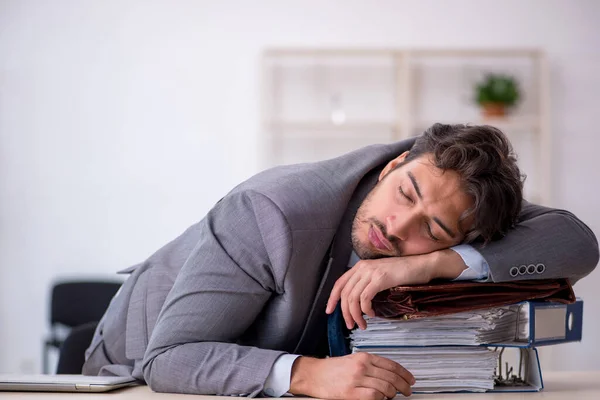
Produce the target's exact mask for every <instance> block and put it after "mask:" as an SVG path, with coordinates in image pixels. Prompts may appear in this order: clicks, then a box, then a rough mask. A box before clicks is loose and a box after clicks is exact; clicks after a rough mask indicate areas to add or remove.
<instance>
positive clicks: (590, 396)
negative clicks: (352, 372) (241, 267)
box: [0, 371, 600, 400]
mask: <svg viewBox="0 0 600 400" xmlns="http://www.w3.org/2000/svg"><path fill="white" fill-rule="evenodd" d="M543 378H544V390H542V391H541V392H539V393H455V394H419V395H413V396H411V397H410V398H411V399H423V400H438V399H453V400H457V399H466V400H497V399H502V400H510V399H513V400H516V399H527V400H531V399H532V398H535V399H546V400H548V399H552V400H559V399H560V400H564V399H568V398H571V399H577V400H598V399H600V371H593V372H547V373H545V374H543ZM0 398H2V399H19V400H41V399H67V400H145V399H151V400H167V399H174V400H175V399H181V400H185V399H195V400H202V399H212V400H214V399H227V400H231V399H232V397H222V396H197V395H184V394H167V393H154V392H152V391H151V390H150V389H149V388H148V387H147V386H137V387H132V388H125V389H119V390H115V391H112V392H108V393H35V392H0ZM287 398H288V399H298V398H299V397H287ZM401 398H403V397H402V396H397V397H396V399H401Z"/></svg>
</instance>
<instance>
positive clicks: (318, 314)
mask: <svg viewBox="0 0 600 400" xmlns="http://www.w3.org/2000/svg"><path fill="white" fill-rule="evenodd" d="M380 171H381V168H375V169H373V170H371V171H370V172H369V173H368V174H367V175H365V177H363V179H362V180H361V181H360V183H359V184H358V186H357V188H356V190H355V191H354V193H353V195H352V198H351V199H350V202H349V204H348V207H347V208H346V212H345V213H344V216H343V217H342V220H341V222H340V225H339V227H338V230H337V232H336V234H335V237H334V239H333V243H332V245H331V246H330V251H329V255H328V257H326V261H327V266H326V267H325V272H324V274H323V277H322V278H321V283H320V284H319V288H318V290H317V294H316V296H315V298H314V300H313V304H312V306H311V309H310V312H309V314H308V319H307V320H306V324H305V326H304V330H303V331H302V335H301V336H300V340H299V341H298V345H297V346H296V348H295V350H294V354H300V355H318V356H323V355H325V354H318V353H319V352H317V349H318V347H319V344H320V342H321V341H324V342H325V343H326V332H327V329H326V328H327V314H326V313H325V307H326V305H327V300H328V299H329V294H330V293H331V290H332V289H333V285H334V284H335V282H336V281H337V280H338V278H339V277H341V276H342V275H343V274H344V272H346V267H347V266H348V260H349V259H350V253H351V252H352V222H353V221H354V217H355V215H356V212H357V210H358V208H359V207H360V205H361V204H362V202H363V200H364V199H365V197H366V196H367V195H368V194H369V192H370V191H371V189H372V188H373V187H374V186H375V184H376V183H377V178H378V176H379V173H380ZM324 261H325V260H324ZM321 353H322V352H321Z"/></svg>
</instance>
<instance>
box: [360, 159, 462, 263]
mask: <svg viewBox="0 0 600 400" xmlns="http://www.w3.org/2000/svg"><path fill="white" fill-rule="evenodd" d="M407 155H408V152H406V153H404V154H402V155H401V156H399V157H398V158H396V159H394V160H392V161H390V163H388V164H387V166H386V167H385V168H384V169H383V171H382V172H381V175H380V176H379V182H378V183H377V185H376V186H375V187H374V188H373V190H371V192H370V193H369V195H368V196H367V198H366V199H365V200H364V201H363V203H362V204H361V206H360V208H359V209H358V212H357V214H356V217H355V218H354V222H353V225H352V244H353V246H354V250H355V251H356V253H357V254H358V256H359V257H360V258H362V259H367V258H380V257H390V256H408V255H415V254H425V253H430V252H432V251H435V250H440V249H444V248H448V247H451V246H454V245H456V244H458V243H460V242H461V241H462V240H463V237H464V235H462V234H461V233H460V231H459V229H458V227H459V218H460V216H461V215H462V214H463V212H464V211H466V210H467V209H469V208H470V207H472V205H473V200H472V199H471V198H470V196H468V195H467V194H466V193H464V192H463V191H462V190H461V189H460V181H459V175H458V173H456V172H455V171H450V170H446V171H444V170H441V169H439V168H437V167H435V166H434V164H433V163H432V161H431V158H430V156H431V155H429V154H425V155H423V156H421V157H418V158H416V159H414V160H412V161H410V162H408V163H406V164H404V165H402V166H400V167H399V168H397V169H394V167H396V166H397V165H398V164H400V163H401V162H402V161H404V158H405V157H406V156H407ZM471 223H472V218H467V220H465V221H463V222H462V225H461V226H462V227H463V228H466V227H468V226H469V224H471Z"/></svg>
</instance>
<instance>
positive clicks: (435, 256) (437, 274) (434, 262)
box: [428, 249, 467, 279]
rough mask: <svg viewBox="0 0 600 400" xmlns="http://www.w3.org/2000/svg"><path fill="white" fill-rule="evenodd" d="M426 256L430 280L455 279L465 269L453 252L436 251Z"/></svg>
mask: <svg viewBox="0 0 600 400" xmlns="http://www.w3.org/2000/svg"><path fill="white" fill-rule="evenodd" d="M428 255H429V256H430V260H429V267H430V275H431V279H436V278H437V279H456V278H457V277H458V276H459V275H460V274H461V273H462V272H463V271H464V270H465V269H466V268H467V266H466V265H465V262H464V261H463V259H462V257H461V256H460V255H459V254H458V253H457V252H455V251H454V250H451V249H444V250H438V251H434V252H433V253H429V254H428Z"/></svg>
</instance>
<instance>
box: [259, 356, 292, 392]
mask: <svg viewBox="0 0 600 400" xmlns="http://www.w3.org/2000/svg"><path fill="white" fill-rule="evenodd" d="M298 357H300V356H299V355H296V354H282V355H281V356H279V358H278V359H277V360H276V361H275V364H273V367H272V368H271V372H270V373H269V376H268V377H267V380H266V381H265V386H264V388H263V394H264V395H265V396H269V397H281V396H283V395H284V394H286V393H287V391H288V390H290V382H291V378H292V366H293V365H294V361H296V358H298Z"/></svg>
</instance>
